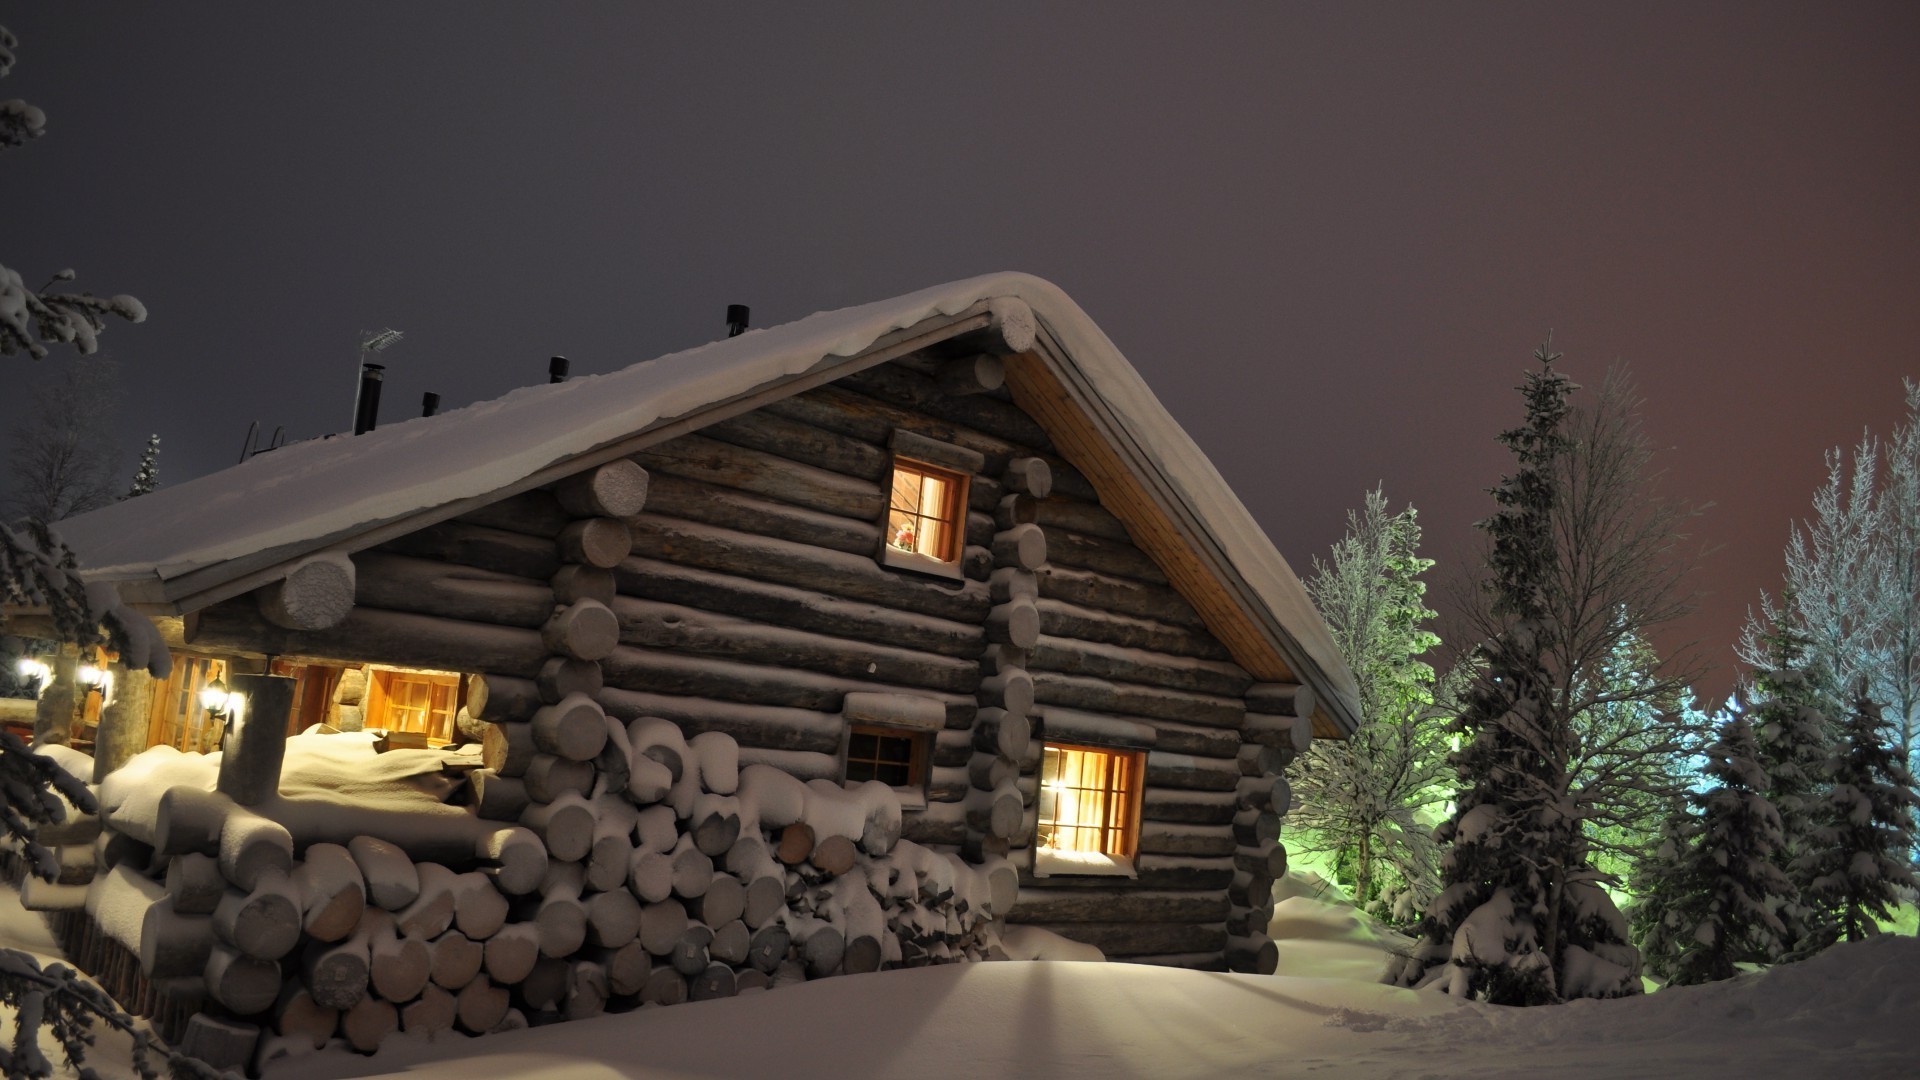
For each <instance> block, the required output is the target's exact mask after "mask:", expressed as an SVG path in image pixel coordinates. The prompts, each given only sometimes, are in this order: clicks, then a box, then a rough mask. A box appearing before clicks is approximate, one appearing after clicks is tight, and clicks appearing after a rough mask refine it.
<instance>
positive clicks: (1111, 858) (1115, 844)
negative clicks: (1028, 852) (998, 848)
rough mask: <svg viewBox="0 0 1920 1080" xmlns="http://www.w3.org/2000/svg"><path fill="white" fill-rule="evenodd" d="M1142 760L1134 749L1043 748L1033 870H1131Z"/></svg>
mask: <svg viewBox="0 0 1920 1080" xmlns="http://www.w3.org/2000/svg"><path fill="white" fill-rule="evenodd" d="M1144 759H1145V755H1144V754H1141V753H1139V752H1138V751H1134V750H1096V749H1093V748H1091V747H1085V746H1049V747H1047V748H1046V750H1045V752H1044V755H1043V757H1042V759H1041V763H1040V796H1039V807H1038V810H1039V813H1038V815H1037V816H1038V819H1039V824H1038V835H1037V836H1036V837H1035V845H1034V847H1035V852H1034V854H1035V868H1036V869H1037V870H1038V871H1040V872H1041V873H1054V874H1116V873H1117V874H1130V873H1132V870H1133V865H1132V860H1133V856H1134V852H1135V851H1136V850H1137V848H1138V845H1139V840H1140V788H1141V774H1142V773H1143V772H1144V771H1145V769H1144V765H1145V761H1144Z"/></svg>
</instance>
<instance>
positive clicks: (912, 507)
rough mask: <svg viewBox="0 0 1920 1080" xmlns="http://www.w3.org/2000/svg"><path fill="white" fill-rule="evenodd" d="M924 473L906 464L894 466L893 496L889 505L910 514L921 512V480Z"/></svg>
mask: <svg viewBox="0 0 1920 1080" xmlns="http://www.w3.org/2000/svg"><path fill="white" fill-rule="evenodd" d="M921 479H922V474H921V473H920V472H919V470H917V469H913V468H909V467H908V466H906V465H895V466H894V467H893V497H892V499H891V501H889V503H888V505H889V506H891V507H892V508H893V509H895V510H905V511H906V512H907V513H909V514H917V513H919V512H920V481H921Z"/></svg>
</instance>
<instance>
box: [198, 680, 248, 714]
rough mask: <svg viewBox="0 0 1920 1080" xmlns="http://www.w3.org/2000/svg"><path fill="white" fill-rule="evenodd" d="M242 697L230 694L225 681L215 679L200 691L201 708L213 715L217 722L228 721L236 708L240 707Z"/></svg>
mask: <svg viewBox="0 0 1920 1080" xmlns="http://www.w3.org/2000/svg"><path fill="white" fill-rule="evenodd" d="M239 698H240V695H239V694H234V693H229V692H228V691H227V684H226V682H225V681H224V680H221V679H215V680H213V681H212V682H210V683H208V684H207V686H206V689H204V690H202V691H200V707H201V708H203V709H205V710H207V712H209V713H211V714H212V715H213V717H214V719H216V720H222V721H224V720H227V719H230V718H231V717H232V716H233V711H234V706H236V705H238V704H239V703H240V702H239Z"/></svg>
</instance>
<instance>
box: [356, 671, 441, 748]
mask: <svg viewBox="0 0 1920 1080" xmlns="http://www.w3.org/2000/svg"><path fill="white" fill-rule="evenodd" d="M459 699H460V676H459V675H456V674H453V673H452V672H443V671H400V670H396V669H394V668H373V669H371V670H370V671H369V672H368V679H367V701H366V719H365V721H364V723H365V726H366V727H370V728H384V729H386V730H387V731H411V732H415V733H418V734H420V735H424V736H426V739H427V742H428V743H429V744H430V745H434V746H438V745H441V744H443V743H445V742H447V741H449V740H451V739H452V738H453V714H454V712H455V711H456V710H458V709H459V707H460V700H459Z"/></svg>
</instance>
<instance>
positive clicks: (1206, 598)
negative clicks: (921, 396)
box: [1007, 325, 1359, 739]
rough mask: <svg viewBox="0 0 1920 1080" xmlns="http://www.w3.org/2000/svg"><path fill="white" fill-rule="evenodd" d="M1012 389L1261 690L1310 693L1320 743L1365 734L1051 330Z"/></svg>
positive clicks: (1017, 365)
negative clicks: (1276, 687) (1265, 685)
mask: <svg viewBox="0 0 1920 1080" xmlns="http://www.w3.org/2000/svg"><path fill="white" fill-rule="evenodd" d="M1007 379H1008V385H1009V386H1010V388H1011V389H1012V390H1013V393H1014V399H1015V401H1016V402H1017V403H1018V404H1019V405H1020V406H1021V407H1022V408H1023V409H1025V410H1026V411H1027V412H1028V413H1029V414H1031V415H1034V416H1035V417H1036V419H1039V420H1040V422H1041V425H1042V426H1043V427H1046V428H1047V430H1048V434H1049V435H1051V436H1053V438H1054V441H1055V445H1056V447H1057V448H1058V449H1059V450H1060V451H1061V454H1062V456H1064V457H1066V458H1067V459H1068V460H1069V461H1071V462H1073V464H1074V466H1075V467H1076V468H1078V469H1080V471H1081V472H1083V473H1085V474H1086V475H1087V476H1088V477H1089V478H1090V479H1092V480H1093V481H1094V484H1095V486H1096V487H1099V488H1100V489H1101V491H1102V496H1103V502H1105V501H1107V497H1108V496H1109V495H1111V496H1112V505H1109V506H1108V509H1109V510H1111V511H1112V512H1113V513H1114V514H1115V516H1117V517H1119V518H1121V520H1122V521H1123V522H1125V523H1126V524H1127V525H1128V529H1129V532H1130V534H1132V535H1133V538H1134V542H1135V543H1136V544H1137V545H1139V546H1140V547H1142V548H1145V549H1146V550H1147V552H1148V554H1149V555H1151V556H1152V557H1153V558H1154V560H1155V562H1156V563H1157V564H1159V566H1160V568H1161V570H1162V571H1163V572H1164V573H1166V574H1167V576H1168V578H1169V579H1170V580H1171V581H1172V582H1173V585H1174V587H1175V588H1176V589H1177V590H1178V591H1179V592H1180V593H1181V594H1182V595H1183V596H1184V597H1185V598H1186V599H1187V601H1188V602H1189V603H1191V604H1192V605H1193V606H1194V608H1195V610H1196V611H1198V612H1199V614H1200V616H1201V618H1202V619H1203V620H1204V621H1205V622H1206V625H1207V628H1208V630H1209V631H1211V632H1212V633H1213V635H1214V636H1215V637H1216V638H1218V639H1220V641H1221V643H1222V644H1224V645H1225V646H1226V647H1227V649H1228V651H1229V652H1230V653H1232V655H1233V657H1234V661H1235V662H1236V663H1238V664H1239V665H1240V666H1241V667H1243V668H1245V669H1247V671H1248V672H1249V673H1250V674H1252V675H1253V676H1254V677H1255V678H1257V679H1260V680H1262V681H1273V682H1302V683H1305V684H1307V685H1309V686H1311V687H1312V688H1313V689H1314V691H1315V699H1316V702H1317V708H1316V709H1315V715H1314V721H1315V723H1314V728H1315V734H1316V735H1318V736H1320V737H1323V738H1341V739H1344V738H1346V737H1348V736H1350V735H1352V734H1353V733H1354V732H1355V731H1357V730H1358V728H1359V717H1358V715H1357V713H1356V711H1355V709H1354V703H1353V702H1351V701H1349V700H1347V698H1346V697H1345V695H1343V694H1341V693H1340V692H1339V690H1338V683H1337V682H1335V680H1334V679H1332V678H1331V677H1330V675H1329V673H1328V672H1326V671H1324V670H1323V669H1322V667H1321V665H1320V664H1319V663H1318V662H1316V661H1315V660H1314V659H1313V657H1312V655H1311V654H1310V653H1309V652H1308V651H1307V650H1306V649H1305V648H1303V647H1302V646H1301V644H1300V642H1299V640H1298V639H1297V638H1296V637H1295V636H1294V634H1293V633H1292V632H1291V631H1290V630H1289V629H1288V628H1287V627H1286V625H1285V624H1284V623H1283V622H1282V621H1281V620H1280V619H1279V618H1278V617H1277V615H1276V614H1275V613H1274V611H1273V610H1272V609H1271V608H1270V607H1269V606H1268V605H1267V604H1266V603H1264V602H1262V601H1261V600H1260V598H1259V597H1258V595H1257V594H1256V592H1255V590H1254V589H1253V587H1252V586H1251V585H1250V584H1249V583H1248V581H1247V580H1246V578H1245V577H1244V575H1242V574H1241V573H1240V571H1239V570H1238V568H1236V567H1235V566H1234V564H1233V562H1232V560H1231V559H1230V558H1229V557H1228V556H1227V553H1226V552H1225V551H1224V550H1223V549H1222V548H1221V546H1220V544H1219V543H1218V541H1217V540H1216V538H1215V537H1214V536H1213V534H1212V533H1211V531H1210V530H1208V529H1207V528H1206V527H1205V526H1204V525H1203V524H1202V523H1201V521H1200V519H1199V517H1198V514H1197V513H1196V511H1195V509H1194V508H1193V507H1192V506H1191V505H1189V504H1188V503H1187V501H1186V500H1185V499H1184V498H1182V497H1181V495H1180V494H1179V492H1178V491H1177V490H1176V489H1175V488H1174V486H1173V485H1172V483H1171V482H1170V481H1169V479H1168V478H1167V477H1166V476H1165V475H1164V474H1163V473H1162V472H1161V471H1160V469H1159V468H1158V466H1157V465H1155V463H1154V460H1153V458H1152V456H1151V455H1150V454H1148V453H1147V452H1146V451H1145V448H1144V447H1141V446H1140V445H1138V444H1137V443H1136V442H1135V439H1134V436H1133V433H1132V432H1131V431H1130V430H1129V429H1128V427H1127V425H1126V424H1124V423H1122V422H1121V421H1120V420H1119V418H1118V417H1117V416H1116V415H1115V414H1114V412H1113V411H1112V410H1111V408H1109V406H1108V405H1107V403H1106V402H1105V401H1104V400H1103V399H1102V398H1101V396H1100V394H1099V393H1098V392H1097V390H1096V389H1095V388H1094V387H1093V386H1092V385H1091V384H1090V383H1089V382H1088V381H1087V379H1086V378H1085V377H1084V375H1083V374H1082V372H1081V371H1080V369H1079V367H1078V366H1077V365H1076V364H1075V363H1073V361H1072V359H1071V357H1070V356H1069V354H1068V352H1067V350H1066V349H1065V347H1064V346H1063V345H1062V344H1061V343H1060V341H1059V340H1058V339H1057V338H1056V337H1054V335H1053V334H1052V333H1051V332H1050V331H1049V330H1048V329H1047V328H1046V327H1045V326H1044V325H1043V326H1042V327H1041V328H1040V330H1039V333H1038V335H1037V338H1036V341H1035V346H1034V350H1033V352H1031V353H1029V354H1023V355H1022V356H1016V357H1012V358H1009V363H1008V368H1007ZM1123 474H1124V475H1123ZM1129 479H1130V480H1131V481H1132V482H1131V483H1128V482H1127V481H1128V480H1129Z"/></svg>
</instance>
